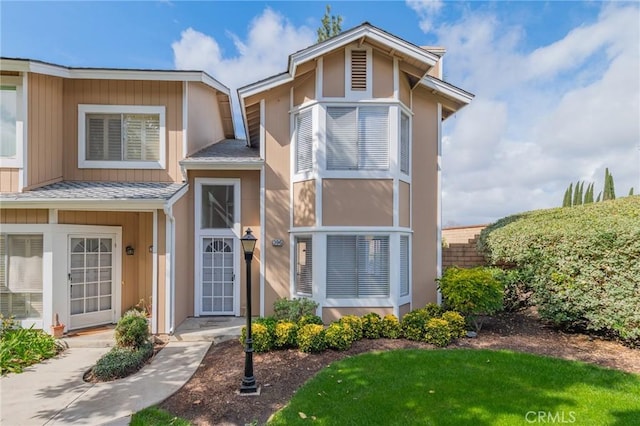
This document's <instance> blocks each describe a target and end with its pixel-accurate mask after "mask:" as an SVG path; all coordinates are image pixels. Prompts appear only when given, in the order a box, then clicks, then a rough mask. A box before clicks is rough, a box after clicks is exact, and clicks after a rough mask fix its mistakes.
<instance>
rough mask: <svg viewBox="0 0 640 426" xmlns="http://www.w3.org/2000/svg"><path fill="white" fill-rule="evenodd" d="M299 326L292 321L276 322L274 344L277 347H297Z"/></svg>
mask: <svg viewBox="0 0 640 426" xmlns="http://www.w3.org/2000/svg"><path fill="white" fill-rule="evenodd" d="M297 332H298V327H297V326H296V324H295V323H292V322H290V321H278V323H277V324H276V330H275V336H274V339H273V346H274V347H275V348H276V349H284V348H295V347H296V333H297Z"/></svg>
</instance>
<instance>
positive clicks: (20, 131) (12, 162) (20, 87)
mask: <svg viewBox="0 0 640 426" xmlns="http://www.w3.org/2000/svg"><path fill="white" fill-rule="evenodd" d="M0 86H10V87H15V89H16V154H15V155H14V156H11V157H0V167H6V168H18V169H20V168H22V167H23V152H24V138H25V134H24V133H25V132H24V129H25V128H26V126H25V121H26V113H25V109H26V108H25V107H26V99H25V79H24V77H19V76H6V75H3V76H0Z"/></svg>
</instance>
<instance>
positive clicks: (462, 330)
mask: <svg viewBox="0 0 640 426" xmlns="http://www.w3.org/2000/svg"><path fill="white" fill-rule="evenodd" d="M441 318H442V319H443V320H445V321H446V322H447V324H449V330H450V331H451V338H453V339H457V338H459V337H464V336H466V335H467V328H466V322H465V320H464V317H463V316H462V315H460V314H459V313H458V312H455V311H447V312H445V313H444V314H442V317H441Z"/></svg>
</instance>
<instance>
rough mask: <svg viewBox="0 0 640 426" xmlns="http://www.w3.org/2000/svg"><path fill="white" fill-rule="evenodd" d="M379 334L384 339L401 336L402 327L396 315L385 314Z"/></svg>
mask: <svg viewBox="0 0 640 426" xmlns="http://www.w3.org/2000/svg"><path fill="white" fill-rule="evenodd" d="M381 334H382V337H384V338H386V339H397V338H399V337H400V336H402V328H401V327H400V321H398V317H396V316H395V315H393V314H388V315H385V316H384V318H382V329H381Z"/></svg>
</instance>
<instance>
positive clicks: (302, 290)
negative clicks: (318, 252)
mask: <svg viewBox="0 0 640 426" xmlns="http://www.w3.org/2000/svg"><path fill="white" fill-rule="evenodd" d="M295 246H296V293H298V294H305V295H309V296H310V295H311V294H312V293H313V249H312V240H311V237H296V244H295Z"/></svg>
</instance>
